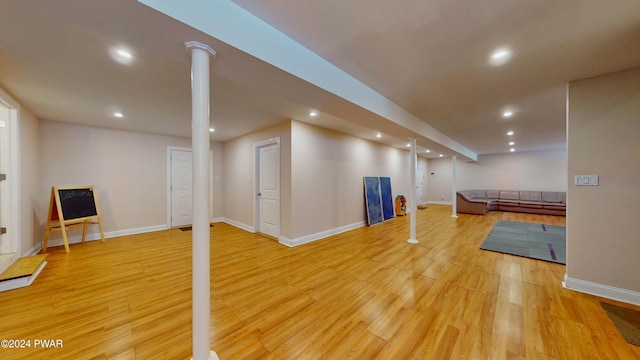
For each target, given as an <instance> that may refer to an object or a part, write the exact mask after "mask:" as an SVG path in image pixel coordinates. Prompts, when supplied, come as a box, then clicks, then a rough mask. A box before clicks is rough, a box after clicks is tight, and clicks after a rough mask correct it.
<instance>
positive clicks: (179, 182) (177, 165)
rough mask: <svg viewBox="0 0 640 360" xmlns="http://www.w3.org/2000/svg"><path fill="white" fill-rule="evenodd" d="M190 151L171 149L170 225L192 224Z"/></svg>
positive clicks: (191, 161)
mask: <svg viewBox="0 0 640 360" xmlns="http://www.w3.org/2000/svg"><path fill="white" fill-rule="evenodd" d="M192 163H193V160H192V153H191V151H190V150H171V227H178V226H185V225H191V224H192V222H193V221H192V219H193V217H192V213H191V212H192V210H193V209H192V206H191V204H192V201H193V198H192V189H191V187H192V183H191V168H192Z"/></svg>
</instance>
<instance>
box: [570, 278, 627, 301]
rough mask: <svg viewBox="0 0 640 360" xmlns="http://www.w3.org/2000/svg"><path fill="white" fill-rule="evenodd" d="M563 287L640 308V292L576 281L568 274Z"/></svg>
mask: <svg viewBox="0 0 640 360" xmlns="http://www.w3.org/2000/svg"><path fill="white" fill-rule="evenodd" d="M562 286H563V287H564V288H565V289H569V290H575V291H579V292H583V293H586V294H590V295H595V296H600V297H603V298H607V299H611V300H616V301H622V302H625V303H628V304H633V305H639V306H640V292H637V291H631V290H626V289H621V288H617V287H613V286H609V285H603V284H598V283H594V282H591V281H586V280H580V279H574V278H570V277H568V276H567V274H565V275H564V281H563V282H562Z"/></svg>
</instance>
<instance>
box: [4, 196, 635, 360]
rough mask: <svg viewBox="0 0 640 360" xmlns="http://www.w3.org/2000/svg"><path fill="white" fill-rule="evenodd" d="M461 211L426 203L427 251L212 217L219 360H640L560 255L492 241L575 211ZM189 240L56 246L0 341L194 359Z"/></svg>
mask: <svg viewBox="0 0 640 360" xmlns="http://www.w3.org/2000/svg"><path fill="white" fill-rule="evenodd" d="M450 212H451V208H450V207H448V206H439V205H431V206H429V208H428V209H426V210H419V211H418V213H417V218H418V236H417V237H418V240H419V241H420V244H418V245H411V244H408V243H407V242H406V240H407V239H408V235H409V226H408V225H409V218H408V217H399V218H396V219H395V220H392V221H390V222H387V223H384V224H380V225H376V226H373V227H362V228H359V229H356V230H353V231H350V232H346V233H343V234H339V235H336V236H333V237H331V238H327V239H323V240H320V241H316V242H314V243H310V244H306V245H302V246H299V247H295V248H287V247H285V246H283V245H280V244H278V243H277V242H275V241H274V240H272V239H268V238H266V237H263V236H260V235H258V234H251V233H247V232H245V231H242V230H239V229H237V228H234V227H232V226H230V225H226V224H215V226H214V227H213V228H212V229H211V237H212V240H211V249H212V254H211V264H212V266H211V274H212V276H211V288H212V299H211V309H212V312H211V324H212V328H211V334H212V339H211V344H212V349H213V350H215V351H216V352H217V353H218V355H219V356H220V358H221V359H222V360H230V359H525V358H526V359H640V348H639V347H635V346H633V345H629V344H627V343H626V342H625V341H624V340H623V339H622V337H621V336H620V335H619V334H618V332H617V330H616V329H615V327H614V326H613V324H612V323H611V322H610V321H609V319H608V318H607V316H606V314H605V313H604V311H603V310H602V309H601V307H600V305H599V301H600V300H602V299H599V298H597V297H594V296H589V295H585V294H581V293H577V292H572V291H568V290H565V289H563V288H562V286H561V281H562V278H563V275H564V272H565V267H564V266H563V265H559V264H553V263H548V262H544V261H537V260H531V259H526V258H521V257H516V256H510V255H504V254H500V253H494V252H489V251H483V250H480V249H479V246H480V244H481V243H482V241H483V240H484V238H485V236H486V235H487V234H488V233H489V231H490V230H491V228H492V226H493V225H494V224H495V223H496V222H497V221H498V220H500V219H505V220H514V221H526V222H534V223H545V224H550V225H564V221H565V219H564V217H557V216H542V215H526V214H516V213H502V212H491V213H489V214H487V215H484V216H477V215H464V214H460V216H459V218H458V219H453V218H451V217H450ZM190 236H191V232H183V231H180V230H177V229H174V230H167V231H160V232H155V233H148V234H141V235H135V236H127V237H121V238H111V239H107V242H106V243H101V242H99V241H94V242H89V243H86V244H84V245H80V244H78V245H72V246H71V253H69V254H66V253H65V252H64V248H63V247H58V248H50V249H49V250H50V255H49V257H48V261H49V264H48V265H47V267H46V268H45V269H44V271H43V272H42V274H41V275H40V277H39V278H38V279H37V280H36V281H35V283H34V284H33V285H32V286H30V287H27V288H22V289H17V290H12V291H8V292H4V293H0V339H24V340H31V348H28V349H0V358H1V359H5V360H6V359H74V360H75V359H189V358H190V356H191V246H190ZM608 302H612V301H608ZM612 303H615V302H612ZM616 304H618V305H623V306H627V307H632V306H630V305H625V304H620V303H616ZM632 308H634V307H632ZM36 339H52V340H57V339H59V340H62V344H63V347H62V348H57V349H55V348H50V349H44V348H34V345H35V344H34V341H35V340H36Z"/></svg>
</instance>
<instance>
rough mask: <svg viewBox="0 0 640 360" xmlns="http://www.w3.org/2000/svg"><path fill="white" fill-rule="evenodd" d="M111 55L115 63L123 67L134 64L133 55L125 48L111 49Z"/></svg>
mask: <svg viewBox="0 0 640 360" xmlns="http://www.w3.org/2000/svg"><path fill="white" fill-rule="evenodd" d="M109 55H111V58H112V59H113V60H114V61H116V62H118V63H120V64H122V65H130V64H131V63H132V62H133V54H132V53H131V52H130V51H128V50H125V49H123V48H111V49H109Z"/></svg>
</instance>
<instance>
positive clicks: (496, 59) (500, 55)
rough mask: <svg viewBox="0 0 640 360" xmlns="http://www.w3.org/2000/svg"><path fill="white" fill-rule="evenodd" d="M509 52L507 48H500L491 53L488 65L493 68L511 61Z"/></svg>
mask: <svg viewBox="0 0 640 360" xmlns="http://www.w3.org/2000/svg"><path fill="white" fill-rule="evenodd" d="M511 55H512V54H511V50H509V49H507V48H500V49H497V50H496V51H494V52H493V53H491V56H490V57H489V63H490V64H491V65H493V66H499V65H504V64H506V63H507V62H508V61H509V60H511Z"/></svg>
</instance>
